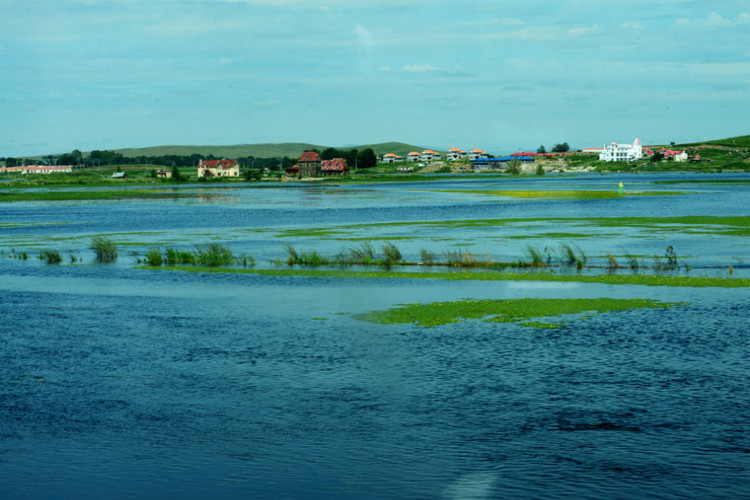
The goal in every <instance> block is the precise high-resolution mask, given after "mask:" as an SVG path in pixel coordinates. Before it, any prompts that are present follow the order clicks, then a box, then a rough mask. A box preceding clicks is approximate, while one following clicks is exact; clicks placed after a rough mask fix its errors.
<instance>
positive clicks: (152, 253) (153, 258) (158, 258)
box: [145, 248, 164, 266]
mask: <svg viewBox="0 0 750 500" xmlns="http://www.w3.org/2000/svg"><path fill="white" fill-rule="evenodd" d="M145 261H146V263H147V264H148V265H149V266H160V265H162V263H163V262H164V258H163V257H162V255H161V250H159V249H158V248H152V249H151V250H149V251H148V252H146V257H145Z"/></svg>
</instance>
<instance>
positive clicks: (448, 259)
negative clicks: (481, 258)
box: [443, 248, 477, 267]
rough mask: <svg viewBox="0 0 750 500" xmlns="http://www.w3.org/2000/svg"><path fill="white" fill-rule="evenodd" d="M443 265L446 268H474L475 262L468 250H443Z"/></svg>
mask: <svg viewBox="0 0 750 500" xmlns="http://www.w3.org/2000/svg"><path fill="white" fill-rule="evenodd" d="M443 257H444V259H445V264H446V265H447V266H448V267H476V265H477V260H476V259H475V258H474V255H473V254H472V253H471V252H469V251H468V250H462V249H460V248H459V249H458V250H445V251H443Z"/></svg>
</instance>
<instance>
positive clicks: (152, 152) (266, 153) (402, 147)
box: [114, 142, 426, 159]
mask: <svg viewBox="0 0 750 500" xmlns="http://www.w3.org/2000/svg"><path fill="white" fill-rule="evenodd" d="M329 147H336V146H321V145H318V144H307V143H303V142H281V143H267V144H239V145H234V146H153V147H148V148H125V149H115V150H114V151H115V152H117V153H120V154H122V155H123V156H125V157H126V158H133V157H135V156H163V155H179V156H189V155H192V154H198V155H205V156H208V155H214V156H216V157H221V158H230V159H232V158H244V157H247V156H254V157H256V158H279V157H283V156H288V157H290V158H297V157H299V156H300V155H301V154H302V152H303V151H304V150H306V149H317V150H318V151H323V150H324V149H327V148H329ZM367 148H372V150H373V151H375V154H376V155H378V156H379V155H383V154H385V153H394V154H397V155H399V156H406V155H407V154H409V152H411V151H420V152H421V151H423V150H424V149H426V148H424V147H422V146H413V145H410V144H404V143H403V142H382V143H380V144H364V145H362V146H350V147H341V148H336V149H342V150H349V149H358V150H360V151H361V150H363V149H367Z"/></svg>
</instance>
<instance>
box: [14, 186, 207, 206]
mask: <svg viewBox="0 0 750 500" xmlns="http://www.w3.org/2000/svg"><path fill="white" fill-rule="evenodd" d="M195 196H197V194H195V193H184V192H180V191H176V190H171V189H168V190H165V189H116V190H115V189H109V190H90V189H87V190H80V191H26V190H22V191H8V192H0V203H3V202H17V201H75V200H81V201H84V200H121V199H129V198H152V199H153V198H185V197H195Z"/></svg>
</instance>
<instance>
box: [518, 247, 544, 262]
mask: <svg viewBox="0 0 750 500" xmlns="http://www.w3.org/2000/svg"><path fill="white" fill-rule="evenodd" d="M526 253H527V254H528V256H529V260H528V261H526V262H524V261H521V262H519V264H521V267H545V266H546V265H547V264H546V263H545V259H544V253H542V252H541V251H540V250H539V249H538V248H536V247H533V246H531V245H526Z"/></svg>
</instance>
